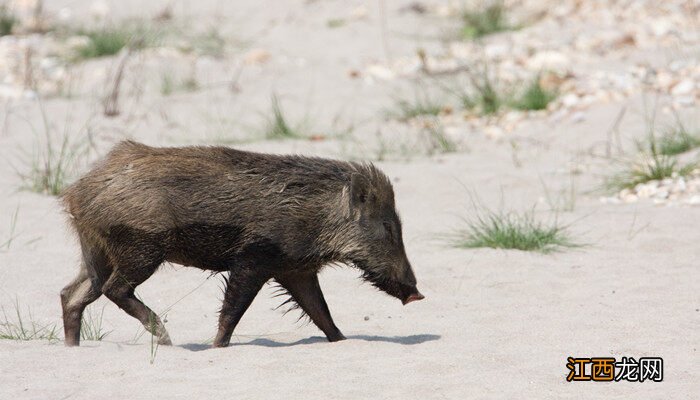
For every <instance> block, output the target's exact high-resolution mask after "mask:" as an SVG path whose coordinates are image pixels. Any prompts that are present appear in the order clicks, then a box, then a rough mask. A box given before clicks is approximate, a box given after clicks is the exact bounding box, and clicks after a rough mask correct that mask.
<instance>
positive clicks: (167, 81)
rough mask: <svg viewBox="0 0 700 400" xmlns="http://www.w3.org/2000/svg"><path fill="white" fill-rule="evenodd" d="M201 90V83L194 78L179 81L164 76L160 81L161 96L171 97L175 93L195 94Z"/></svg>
mask: <svg viewBox="0 0 700 400" xmlns="http://www.w3.org/2000/svg"><path fill="white" fill-rule="evenodd" d="M198 89H199V82H197V80H196V79H195V78H194V77H190V78H186V79H182V80H177V79H175V78H174V77H173V76H172V75H170V74H164V75H163V76H162V77H161V81H160V94H162V95H163V96H166V97H167V96H170V95H171V94H173V93H175V92H194V91H196V90H198Z"/></svg>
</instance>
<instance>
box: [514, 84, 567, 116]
mask: <svg viewBox="0 0 700 400" xmlns="http://www.w3.org/2000/svg"><path fill="white" fill-rule="evenodd" d="M556 97H557V94H556V93H555V92H552V91H549V90H547V89H545V88H544V87H542V85H541V84H540V78H539V77H536V78H535V79H533V80H532V82H530V84H529V85H528V86H527V88H526V89H525V91H524V92H522V93H521V94H520V96H519V97H517V98H516V99H515V100H514V101H513V108H515V109H518V110H545V109H547V106H548V105H549V103H550V102H551V101H552V100H554V99H555V98H556Z"/></svg>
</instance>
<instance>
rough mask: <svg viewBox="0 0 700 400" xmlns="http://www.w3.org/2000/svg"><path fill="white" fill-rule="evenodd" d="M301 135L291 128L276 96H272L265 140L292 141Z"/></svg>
mask: <svg viewBox="0 0 700 400" xmlns="http://www.w3.org/2000/svg"><path fill="white" fill-rule="evenodd" d="M301 136H302V135H301V134H300V133H299V132H298V131H297V128H295V127H292V126H291V125H290V124H289V122H288V121H287V118H286V117H285V115H284V110H283V109H282V105H281V104H280V101H279V98H278V97H277V96H276V95H273V96H272V117H271V118H270V119H269V120H268V121H267V127H266V128H265V137H266V138H267V139H294V138H299V137H301Z"/></svg>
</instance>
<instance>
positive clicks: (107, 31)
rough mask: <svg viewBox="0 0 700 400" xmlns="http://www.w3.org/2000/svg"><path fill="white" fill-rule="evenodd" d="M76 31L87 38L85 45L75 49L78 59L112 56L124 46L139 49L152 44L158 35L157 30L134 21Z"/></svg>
mask: <svg viewBox="0 0 700 400" xmlns="http://www.w3.org/2000/svg"><path fill="white" fill-rule="evenodd" d="M76 33H77V34H78V35H82V36H85V37H87V38H88V39H89V41H88V43H87V44H86V45H84V46H82V47H80V48H78V49H77V54H76V57H77V58H78V59H89V58H99V57H106V56H112V55H115V54H117V53H119V52H120V51H121V50H122V49H123V48H125V47H129V48H131V49H133V50H140V49H143V48H145V47H147V46H149V45H151V44H153V43H154V42H155V41H156V36H157V35H158V33H157V32H155V31H151V30H148V29H146V28H145V27H144V26H142V25H141V24H140V23H136V22H134V23H125V24H123V25H119V26H105V27H102V28H99V29H88V30H79V31H77V32H76Z"/></svg>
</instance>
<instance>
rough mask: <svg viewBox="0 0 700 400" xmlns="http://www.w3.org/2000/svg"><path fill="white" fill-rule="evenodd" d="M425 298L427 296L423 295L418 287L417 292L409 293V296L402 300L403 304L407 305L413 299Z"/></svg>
mask: <svg viewBox="0 0 700 400" xmlns="http://www.w3.org/2000/svg"><path fill="white" fill-rule="evenodd" d="M424 298H425V296H423V295H422V294H421V292H419V291H418V289H416V291H415V293H411V294H409V295H408V297H406V298H405V299H403V300H401V302H402V303H403V305H406V304H408V303H410V302H412V301H418V300H423V299H424Z"/></svg>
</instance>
